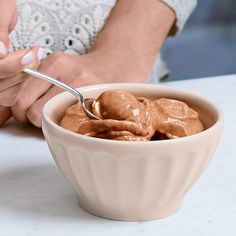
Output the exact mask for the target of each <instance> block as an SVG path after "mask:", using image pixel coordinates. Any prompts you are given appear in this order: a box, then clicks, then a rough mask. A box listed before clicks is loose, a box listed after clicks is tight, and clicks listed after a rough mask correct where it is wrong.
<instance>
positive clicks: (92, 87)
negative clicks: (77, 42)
mask: <svg viewBox="0 0 236 236" xmlns="http://www.w3.org/2000/svg"><path fill="white" fill-rule="evenodd" d="M124 85H125V86H135V87H139V88H144V89H161V90H166V89H167V90H168V91H173V92H176V93H183V94H184V95H185V96H186V97H192V98H196V99H198V100H202V101H203V102H205V103H206V104H208V105H210V106H211V107H212V108H213V109H214V110H215V111H216V113H217V115H218V119H217V120H216V122H215V123H214V124H213V125H212V126H211V127H210V128H208V129H205V130H203V131H202V132H200V133H197V134H193V135H190V136H186V137H181V138H177V139H165V140H154V141H122V140H112V139H102V138H96V137H90V136H86V135H82V134H78V133H75V132H73V131H70V130H67V129H65V128H63V127H61V126H60V125H59V124H57V123H55V122H54V121H53V120H52V119H51V118H50V117H48V116H47V109H48V106H50V103H52V102H53V101H54V100H56V99H58V98H59V97H62V96H64V95H65V94H69V93H68V92H63V93H60V94H57V95H56V96H54V97H53V98H51V99H49V100H48V101H47V103H46V104H45V105H44V107H43V111H42V123H43V122H45V123H47V124H48V125H50V126H51V127H53V128H54V129H56V130H57V131H59V132H61V133H64V134H66V135H68V136H71V137H75V138H79V139H80V140H81V141H82V140H83V141H87V142H90V143H91V142H92V143H93V142H94V143H96V144H98V143H100V144H106V145H108V144H115V145H116V146H120V145H122V146H127V145H128V146H132V145H137V144H138V145H139V146H151V145H155V146H156V145H170V144H171V145H173V144H176V143H179V142H184V141H188V142H189V141H191V140H194V139H196V138H203V137H205V136H206V135H208V134H209V133H211V132H213V131H214V130H216V129H217V128H219V127H221V126H222V127H223V125H224V114H223V111H222V109H221V108H220V106H219V105H217V104H216V103H214V102H212V101H211V100H210V99H208V98H207V97H204V96H202V95H199V94H197V93H195V92H192V91H191V90H185V89H179V88H175V87H171V86H167V85H160V84H143V83H104V84H97V85H89V86H84V87H80V88H77V89H78V90H80V91H81V92H82V93H83V91H88V90H90V91H93V90H98V89H99V90H100V89H106V88H107V87H109V89H115V87H120V86H121V87H122V86H124ZM116 89H118V88H116ZM72 98H73V97H72ZM42 128H43V129H44V126H43V125H42Z"/></svg>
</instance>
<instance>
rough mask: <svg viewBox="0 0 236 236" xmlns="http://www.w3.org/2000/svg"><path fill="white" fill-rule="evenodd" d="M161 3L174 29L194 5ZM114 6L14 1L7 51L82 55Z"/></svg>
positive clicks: (184, 0)
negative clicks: (14, 21)
mask: <svg viewBox="0 0 236 236" xmlns="http://www.w3.org/2000/svg"><path fill="white" fill-rule="evenodd" d="M163 2H165V3H166V4H168V5H169V6H170V7H172V8H173V9H174V10H175V12H176V16H177V21H176V26H177V28H178V29H181V28H182V27H183V25H184V23H185V21H186V19H187V18H188V16H189V15H190V13H191V11H192V10H193V8H194V6H195V4H196V0H163ZM115 4H116V0H17V5H18V10H19V19H18V23H17V25H16V27H15V29H14V31H13V32H12V33H11V36H10V37H11V50H18V49H22V48H30V47H32V46H33V45H41V46H42V47H44V48H45V50H46V52H47V53H48V54H50V53H52V52H53V51H55V50H60V51H64V52H66V53H70V54H83V53H86V52H87V51H88V49H89V47H90V46H91V45H92V43H93V42H94V40H95V39H96V36H97V35H98V33H99V32H100V30H101V29H102V27H103V25H104V23H105V22H106V19H107V17H108V16H109V14H110V11H111V9H112V8H113V7H114V6H115ZM144 10H145V9H144ZM157 64H158V63H157ZM159 64H160V63H159ZM160 66H161V64H160ZM160 66H158V68H160ZM158 71H161V70H160V69H158ZM160 75H161V74H160V73H158V75H156V76H155V77H156V79H157V78H158V77H159V76H160Z"/></svg>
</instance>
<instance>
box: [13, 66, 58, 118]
mask: <svg viewBox="0 0 236 236" xmlns="http://www.w3.org/2000/svg"><path fill="white" fill-rule="evenodd" d="M43 65H44V66H40V67H39V69H38V70H39V71H40V72H43V73H45V74H47V75H49V76H52V77H56V76H55V72H51V71H50V70H52V68H51V67H47V68H44V67H45V66H46V64H43ZM25 80H26V81H25V82H24V83H25V84H24V86H23V87H22V88H21V90H20V91H19V93H18V95H17V99H16V102H15V104H13V105H12V107H11V110H12V114H13V116H14V118H15V119H16V120H17V121H19V122H21V123H25V122H26V121H27V120H28V119H27V116H26V111H27V110H28V109H29V107H30V106H31V105H32V104H33V103H34V102H35V101H36V100H37V99H39V98H40V97H41V96H43V95H44V94H45V93H46V92H47V91H48V90H49V89H50V88H51V87H52V84H50V83H49V82H46V81H42V80H40V79H38V78H35V77H31V76H28V77H27V78H26V79H25Z"/></svg>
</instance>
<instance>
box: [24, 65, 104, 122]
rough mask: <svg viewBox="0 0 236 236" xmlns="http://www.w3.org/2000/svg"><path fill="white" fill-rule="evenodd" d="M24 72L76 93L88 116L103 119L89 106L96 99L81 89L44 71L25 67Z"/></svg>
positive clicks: (73, 93)
mask: <svg viewBox="0 0 236 236" xmlns="http://www.w3.org/2000/svg"><path fill="white" fill-rule="evenodd" d="M23 72H25V73H27V74H30V75H33V76H34V77H37V78H39V79H42V80H45V81H47V82H50V83H52V84H54V85H56V86H58V87H60V88H62V89H64V90H65V91H67V92H69V93H71V94H72V95H74V96H75V97H76V98H78V99H79V102H80V104H81V107H82V108H83V110H84V112H85V113H86V114H87V115H88V117H90V118H91V119H95V120H101V118H99V117H98V116H95V115H94V114H93V113H92V112H91V111H90V110H89V108H88V107H89V106H91V104H92V103H93V102H94V101H95V99H93V98H84V97H83V95H82V94H81V93H80V92H79V91H77V90H75V89H73V88H71V87H69V86H68V85H66V84H64V83H62V82H61V81H59V80H56V79H54V78H52V77H50V76H48V75H45V74H42V73H40V72H38V71H35V70H33V69H30V68H25V69H24V70H23Z"/></svg>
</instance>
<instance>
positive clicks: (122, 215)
mask: <svg viewBox="0 0 236 236" xmlns="http://www.w3.org/2000/svg"><path fill="white" fill-rule="evenodd" d="M182 202H183V200H181V201H173V202H172V203H171V204H168V205H165V206H163V207H158V208H156V209H152V210H151V211H142V212H141V211H140V212H139V213H133V212H127V211H126V212H118V211H114V210H112V211H109V210H107V209H104V207H102V208H99V207H96V206H95V207H91V206H88V204H86V203H85V202H83V201H81V200H80V201H79V205H80V207H81V208H82V209H83V210H85V211H86V212H88V213H90V214H92V215H95V216H98V217H102V218H105V219H109V220H118V221H149V220H157V219H162V218H165V217H168V216H171V215H174V214H176V213H177V212H178V211H179V210H180V208H181V207H182Z"/></svg>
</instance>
